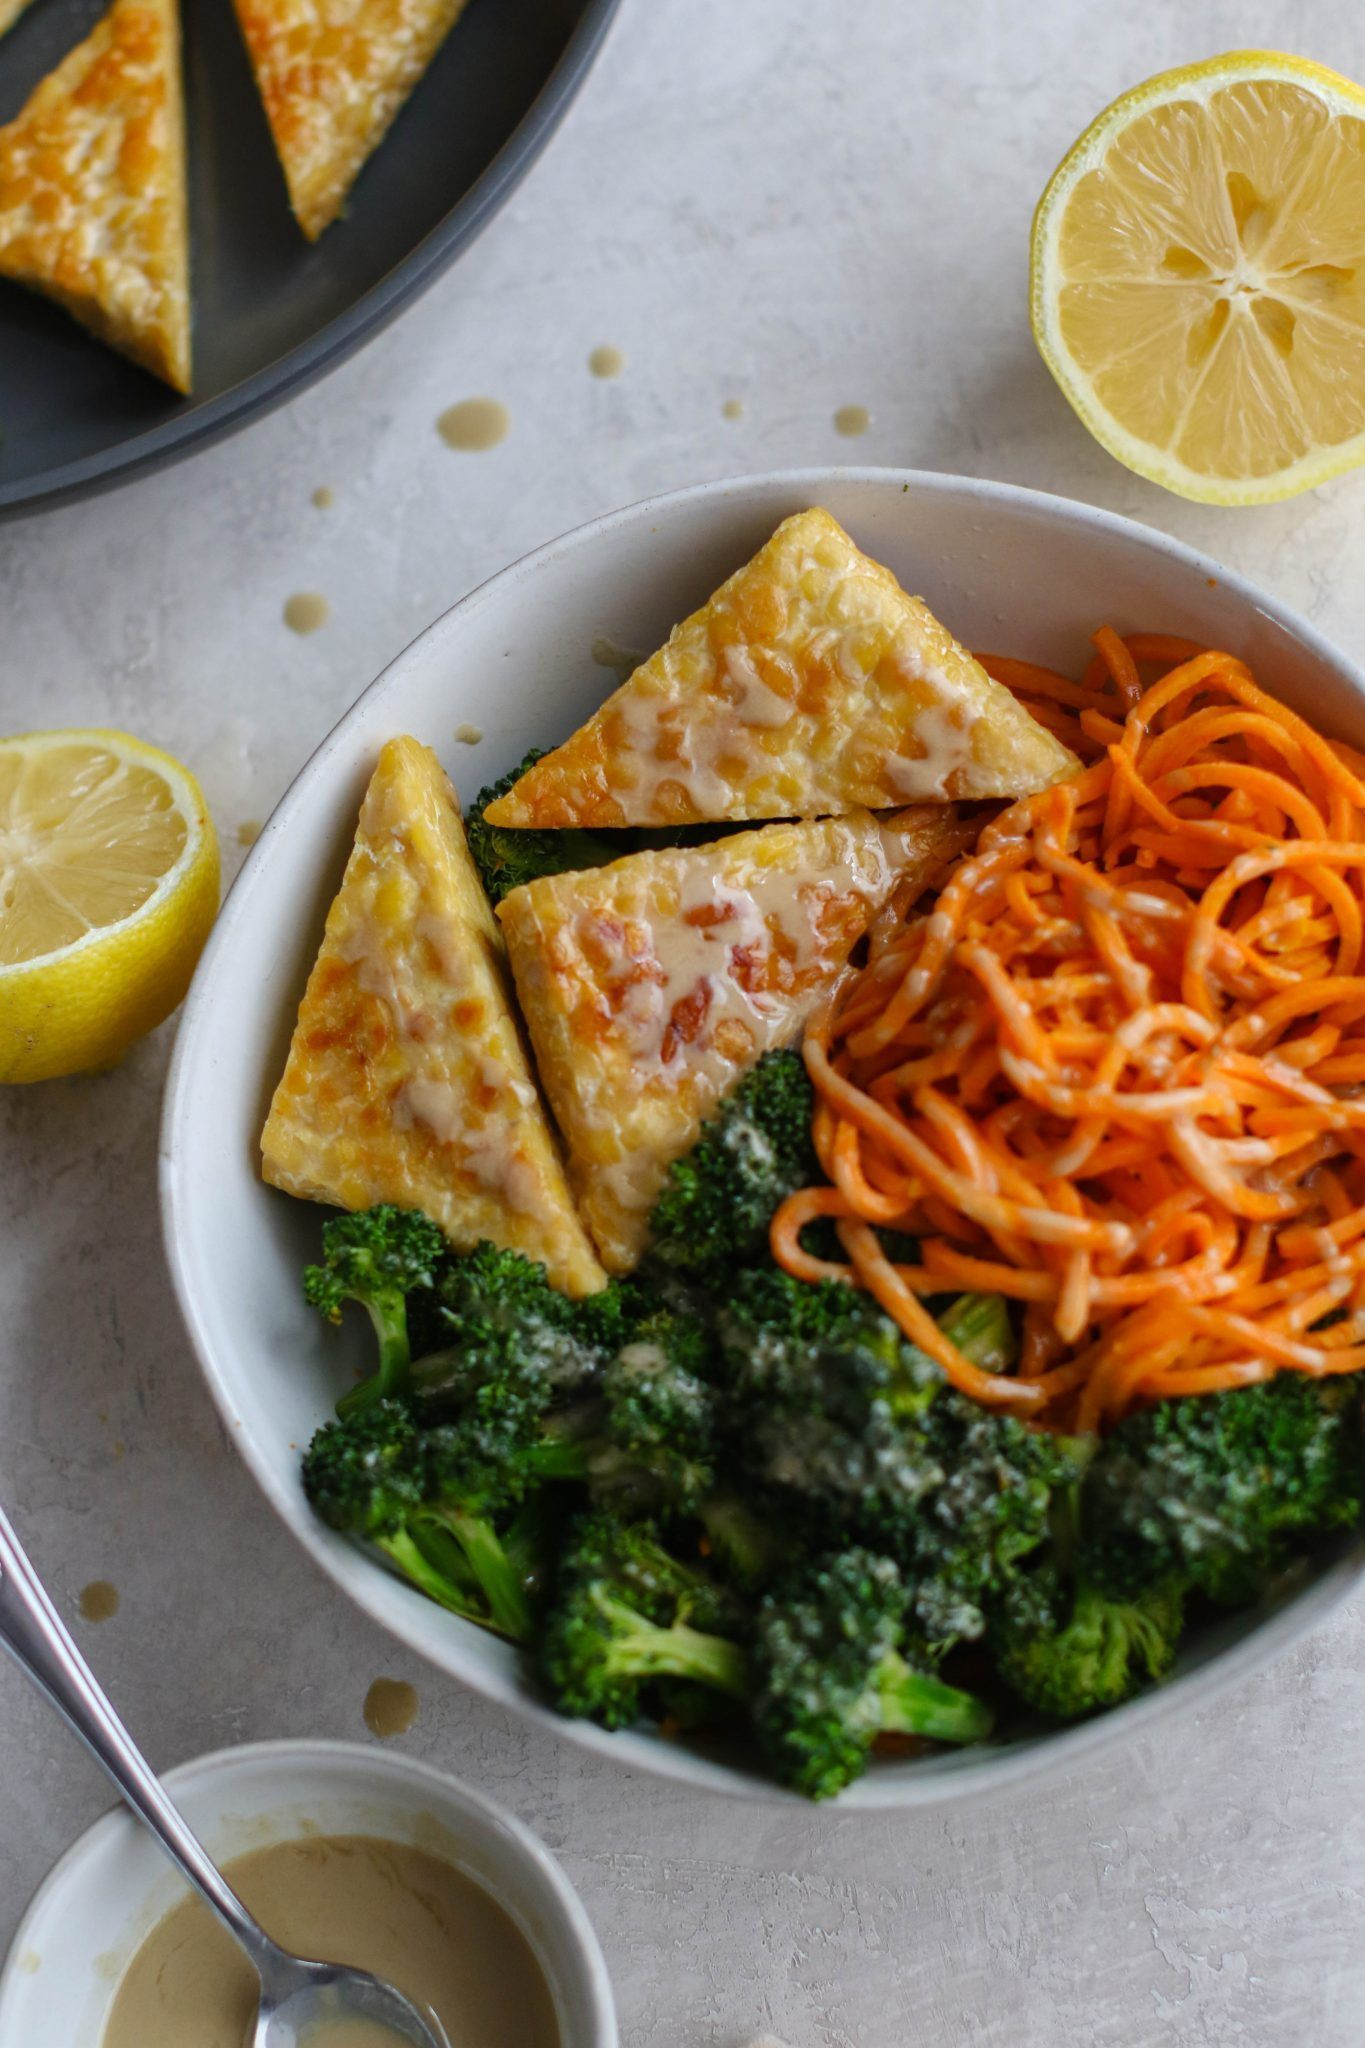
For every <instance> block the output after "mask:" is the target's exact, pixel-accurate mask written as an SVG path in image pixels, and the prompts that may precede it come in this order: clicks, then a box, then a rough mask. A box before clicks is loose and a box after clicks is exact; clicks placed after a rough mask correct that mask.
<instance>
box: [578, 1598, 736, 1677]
mask: <svg viewBox="0 0 1365 2048" xmlns="http://www.w3.org/2000/svg"><path fill="white" fill-rule="evenodd" d="M598 1605H599V1607H600V1608H601V1611H602V1613H603V1615H604V1616H605V1617H606V1618H607V1620H608V1621H609V1622H610V1623H611V1626H612V1635H611V1639H610V1641H609V1642H608V1644H607V1645H606V1647H605V1656H606V1660H607V1662H608V1664H609V1665H610V1667H611V1668H612V1669H613V1670H614V1671H616V1672H617V1673H619V1674H621V1675H623V1676H629V1677H631V1678H634V1679H638V1680H640V1681H641V1682H642V1683H643V1682H644V1681H646V1680H648V1679H651V1678H690V1679H694V1680H695V1681H696V1682H697V1683H698V1684H699V1685H708V1686H710V1687H711V1688H712V1690H713V1691H715V1692H723V1693H728V1694H729V1695H730V1697H731V1698H732V1699H737V1700H743V1699H747V1698H748V1696H749V1669H748V1660H747V1658H746V1657H745V1655H744V1652H743V1650H742V1649H741V1648H740V1646H739V1644H738V1643H732V1642H728V1641H727V1640H726V1639H725V1637H723V1636H711V1635H704V1634H703V1633H702V1631H701V1630H700V1629H696V1628H691V1627H689V1625H688V1624H687V1623H686V1622H685V1621H675V1622H674V1623H673V1624H672V1625H671V1626H670V1627H668V1628H660V1627H659V1626H658V1625H657V1624H656V1623H654V1622H652V1621H647V1620H646V1619H645V1617H644V1615H642V1614H640V1613H639V1612H638V1610H637V1609H635V1608H634V1607H631V1606H629V1605H628V1604H627V1603H626V1602H625V1601H624V1600H619V1599H617V1598H615V1597H614V1596H613V1595H611V1594H609V1593H605V1592H604V1593H601V1594H599V1596H598Z"/></svg>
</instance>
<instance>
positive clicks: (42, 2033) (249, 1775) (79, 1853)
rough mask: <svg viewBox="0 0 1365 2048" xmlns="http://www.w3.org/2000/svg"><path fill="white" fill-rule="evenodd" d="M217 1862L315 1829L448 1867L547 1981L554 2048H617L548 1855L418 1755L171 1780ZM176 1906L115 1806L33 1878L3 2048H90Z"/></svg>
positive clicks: (350, 1746)
mask: <svg viewBox="0 0 1365 2048" xmlns="http://www.w3.org/2000/svg"><path fill="white" fill-rule="evenodd" d="M166 1783H167V1785H168V1786H169V1787H170V1789H171V1791H172V1792H173V1793H174V1795H175V1797H176V1800H177V1802H178V1803H179V1805H180V1806H181V1808H182V1809H183V1811H184V1813H185V1815H186V1818H187V1819H188V1820H189V1823H190V1825H191V1827H193V1828H194V1829H195V1830H196V1832H197V1833H198V1835H199V1836H200V1838H201V1840H202V1841H203V1842H204V1844H205V1846H206V1847H207V1849H208V1850H209V1853H210V1854H211V1855H212V1856H214V1857H216V1858H217V1860H218V1861H219V1862H222V1861H224V1860H226V1859H227V1858H229V1857H232V1856H239V1855H243V1854H244V1853H245V1852H246V1851H248V1850H251V1849H264V1848H268V1847H269V1846H270V1844H271V1843H273V1842H287V1841H291V1840H293V1839H294V1838H296V1837H297V1836H298V1835H300V1834H303V1833H305V1832H308V1831H311V1830H317V1831H318V1832H320V1833H323V1834H355V1835H380V1836H383V1837H384V1838H385V1839H387V1840H389V1841H398V1842H409V1843H412V1844H414V1845H415V1846H417V1847H419V1848H424V1849H428V1850H430V1851H432V1852H433V1853H434V1854H436V1855H440V1856H444V1857H445V1858H446V1859H447V1861H448V1862H451V1863H453V1864H454V1865H455V1866H456V1868H457V1869H459V1870H461V1871H463V1873H464V1874H465V1875H466V1876H467V1877H470V1878H472V1879H473V1880H474V1881H475V1882H476V1883H477V1884H480V1885H482V1887H483V1888H484V1890H485V1891H487V1892H489V1893H490V1894H491V1895H492V1897H493V1898H494V1899H496V1900H497V1902H498V1904H499V1905H500V1906H501V1907H502V1908H503V1910H504V1911H505V1912H506V1913H507V1914H508V1915H509V1916H510V1917H511V1919H512V1920H513V1921H514V1922H515V1924H516V1926H517V1927H518V1928H519V1929H520V1931H521V1933H522V1934H523V1935H524V1936H525V1938H526V1940H527V1941H528V1942H529V1943H530V1945H531V1947H532V1949H533V1950H534V1952H535V1954H536V1957H537V1959H538V1960H539V1962H540V1966H541V1968H542V1970H543V1971H544V1973H545V1980H546V1982H547V1984H548V1985H549V1988H550V1992H551V1995H552V1997H553V1999H554V2004H555V2014H556V2017H557V2019H558V2021H559V2033H560V2041H561V2044H562V2048H618V2036H617V2032H616V2017H615V2011H614V2008H613V2005H612V1996H611V1983H610V1980H609V1979H608V1976H607V1966H606V1964H605V1963H604V1962H603V1960H602V1951H601V1949H600V1948H599V1947H598V1945H597V1937H596V1935H595V1934H594V1933H593V1930H592V1924H591V1922H590V1921H589V1919H588V1916H587V1914H586V1912H585V1911H584V1910H583V1906H582V1904H581V1902H580V1900H579V1898H578V1895H577V1893H576V1892H575V1891H574V1890H573V1888H572V1886H571V1885H570V1883H569V1881H568V1879H567V1878H566V1877H565V1875H564V1873H563V1871H562V1870H561V1869H560V1867H559V1865H558V1864H557V1863H556V1862H555V1860H554V1858H553V1856H551V1854H550V1852H549V1850H548V1849H546V1848H545V1846H544V1845H543V1843H541V1842H538V1841H537V1840H536V1837H535V1836H534V1835H533V1834H532V1833H531V1832H530V1830H529V1829H528V1828H524V1827H523V1826H522V1824H521V1822H520V1821H519V1820H514V1819H513V1817H512V1815H511V1814H510V1813H504V1812H503V1810H502V1808H501V1807H498V1806H495V1805H494V1804H493V1802H492V1801H491V1800H490V1799H485V1798H484V1797H483V1795H482V1794H481V1793H478V1792H473V1791H471V1790H470V1789H469V1788H468V1786H465V1785H461V1784H458V1783H457V1782H456V1781H455V1779H453V1778H448V1777H446V1776H445V1774H444V1773H443V1772H441V1771H436V1770H433V1769H432V1768H431V1766H430V1765H429V1764H423V1763H418V1762H417V1761H416V1759H415V1758H413V1757H406V1756H401V1755H398V1754H396V1753H385V1752H383V1751H380V1750H376V1749H372V1748H366V1747H364V1746H363V1745H361V1744H359V1743H348V1742H261V1743H255V1744H251V1745H248V1746H246V1747H243V1748H241V1749H223V1750H219V1751H217V1752H216V1754H214V1755H212V1756H201V1757H198V1758H196V1760H195V1761H194V1762H193V1763H188V1764H181V1766H180V1767H179V1769H178V1770H174V1771H169V1772H168V1773H167V1775H166ZM184 1894H185V1886H184V1883H183V1880H182V1879H181V1878H180V1877H179V1876H178V1875H177V1874H176V1872H175V1871H174V1870H173V1869H172V1868H171V1866H170V1864H169V1863H168V1862H167V1861H166V1858H165V1856H164V1854H163V1853H162V1851H161V1850H160V1849H159V1848H158V1847H157V1845H156V1843H155V1842H154V1841H153V1840H152V1838H151V1836H150V1835H149V1834H148V1833H147V1831H146V1829H145V1828H144V1827H142V1826H141V1824H140V1823H139V1822H138V1821H135V1820H134V1819H133V1817H132V1815H131V1814H130V1813H128V1812H127V1811H126V1810H125V1809H124V1808H123V1807H118V1808H116V1809H115V1811H114V1812H112V1813H107V1814H106V1815H105V1816H104V1818H103V1820H99V1821H96V1823H95V1825H94V1827H92V1828H90V1829H89V1830H88V1831H87V1832H86V1833H85V1834H84V1835H82V1836H81V1838H80V1840H79V1841H78V1842H75V1843H73V1845H72V1847H71V1848H70V1849H68V1850H67V1852H66V1854H65V1856H63V1858H62V1859H61V1861H60V1863H58V1864H57V1866H56V1868H55V1869H54V1870H53V1871H52V1872H51V1873H50V1874H49V1876H48V1877H47V1878H46V1879H45V1880H44V1882H43V1884H42V1885H41V1887H40V1888H39V1890H38V1892H37V1894H36V1896H35V1897H34V1900H33V1903H32V1904H31V1905H30V1907H29V1909H28V1912H27V1913H26V1914H25V1915H24V1918H23V1920H22V1922H21V1923H20V1926H19V1931H18V1933H17V1934H16V1935H15V1937H14V1941H13V1944H12V1946H11V1948H10V1952H9V1956H8V1958H7V1960H6V1963H5V1967H4V1970H3V1972H2V1973H0V2048H97V2043H98V2042H99V2041H100V2039H101V2038H102V2035H103V2032H104V2026H105V2022H106V2021H107V2019H108V2016H109V2008H110V2005H111V2004H112V2001H113V1996H114V1992H115V1990H116V1988H117V1985H118V1981H119V1979H120V1977H121V1976H122V1974H123V1972H124V1969H125V1968H126V1967H127V1964H128V1963H129V1961H130V1960H131V1959H132V1956H133V1954H134V1953H135V1951H136V1950H137V1949H138V1948H139V1947H140V1946H141V1944H142V1942H143V1941H144V1940H145V1939H146V1937H147V1935H148V1934H150V1932H151V1930H152V1928H153V1927H155V1925H156V1923H157V1921H158V1920H160V1919H161V1917H162V1915H163V1914H164V1913H166V1912H168V1911H169V1910H170V1908H171V1907H172V1906H173V1905H175V1904H176V1902H177V1900H179V1899H180V1898H182V1897H183V1896H184Z"/></svg>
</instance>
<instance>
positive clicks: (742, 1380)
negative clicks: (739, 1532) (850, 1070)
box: [719, 1268, 1083, 1649]
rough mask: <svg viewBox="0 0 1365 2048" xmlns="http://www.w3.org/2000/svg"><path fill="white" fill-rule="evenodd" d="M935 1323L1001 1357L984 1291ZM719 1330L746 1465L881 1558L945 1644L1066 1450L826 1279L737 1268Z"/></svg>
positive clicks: (1034, 1529) (1010, 1562)
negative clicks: (972, 1395)
mask: <svg viewBox="0 0 1365 2048" xmlns="http://www.w3.org/2000/svg"><path fill="white" fill-rule="evenodd" d="M941 1327H942V1328H943V1330H944V1331H945V1333H946V1334H947V1335H948V1336H950V1337H951V1338H952V1340H953V1342H954V1343H955V1344H956V1345H957V1346H958V1348H959V1349H960V1350H962V1351H963V1352H965V1353H966V1355H967V1356H968V1357H970V1358H972V1359H973V1361H974V1362H975V1363H977V1364H980V1365H983V1366H985V1367H987V1368H988V1369H992V1368H994V1369H996V1370H999V1369H1001V1368H1002V1367H1003V1366H1004V1365H1006V1364H1008V1363H1009V1361H1010V1358H1011V1355H1012V1342H1013V1340H1012V1335H1011V1329H1010V1324H1009V1317H1008V1310H1007V1308H1006V1305H1005V1304H1004V1302H1003V1301H1002V1300H1001V1299H1000V1297H999V1296H997V1295H963V1296H961V1297H960V1298H959V1299H958V1300H956V1301H954V1302H952V1303H951V1304H950V1305H949V1306H948V1308H947V1309H945V1310H944V1312H943V1315H942V1318H941ZM719 1331H720V1337H721V1343H722V1346H723V1350H724V1355H725V1358H726V1361H727V1363H728V1367H729V1371H730V1375H731V1381H732V1386H733V1389H734V1392H735V1397H736V1400H737V1402H738V1403H739V1405H740V1408H741V1412H742V1414H743V1415H744V1418H745V1419H744V1422H743V1424H742V1426H743V1427H744V1428H745V1429H746V1430H747V1432H748V1441H747V1446H746V1449H745V1453H744V1456H745V1459H746V1463H747V1469H748V1470H749V1471H750V1472H751V1473H752V1474H753V1475H754V1476H756V1477H760V1478H761V1479H762V1480H763V1481H764V1482H765V1483H766V1484H767V1485H769V1486H771V1487H773V1488H775V1489H777V1491H778V1492H779V1493H783V1494H786V1495H789V1496H792V1497H794V1498H796V1499H799V1501H800V1502H801V1504H802V1507H803V1509H804V1511H805V1512H806V1513H807V1515H809V1516H810V1517H811V1518H812V1519H813V1521H814V1523H815V1525H816V1526H817V1528H818V1529H819V1530H820V1531H822V1533H823V1535H824V1539H825V1540H826V1541H827V1542H830V1543H837V1542H841V1541H847V1540H848V1539H850V1538H852V1539H853V1540H855V1541H859V1542H865V1543H869V1544H871V1545H873V1546H874V1547H875V1548H876V1549H878V1550H882V1551H886V1552H888V1553H889V1554H891V1555H892V1556H894V1557H895V1558H897V1559H898V1560H899V1561H900V1563H901V1564H902V1565H903V1566H904V1568H905V1570H906V1571H907V1573H908V1574H909V1576H910V1579H911V1582H912V1586H913V1592H912V1596H911V1597H912V1600H913V1605H914V1612H915V1619H916V1625H917V1626H918V1628H919V1629H920V1630H921V1631H922V1633H923V1634H924V1635H925V1637H926V1638H927V1640H929V1641H930V1642H932V1643H934V1644H936V1645H937V1646H938V1647H939V1648H940V1649H946V1648H947V1647H948V1646H949V1645H950V1644H952V1643H954V1642H957V1641H962V1640H974V1639H976V1638H978V1637H979V1636H980V1635H981V1634H982V1633H983V1631H984V1628H985V1625H986V1614H987V1610H988V1607H989V1604H990V1602H991V1601H992V1600H993V1599H994V1598H995V1597H997V1595H998V1594H999V1592H1000V1590H1001V1588H1002V1586H1003V1585H1004V1583H1005V1582H1006V1581H1007V1579H1008V1578H1009V1576H1010V1575H1011V1573H1012V1571H1013V1569H1014V1568H1015V1566H1016V1565H1017V1563H1018V1561H1019V1560H1020V1559H1021V1558H1023V1557H1025V1556H1026V1555H1028V1553H1029V1552H1030V1551H1032V1550H1034V1549H1035V1548H1037V1546H1038V1545H1039V1544H1041V1543H1042V1542H1043V1540H1044V1538H1045V1537H1046V1535H1047V1532H1048V1520H1047V1517H1048V1504H1049V1501H1050V1499H1051V1497H1052V1492H1053V1489H1054V1488H1055V1487H1057V1486H1059V1485H1063V1484H1065V1483H1066V1482H1068V1481H1069V1480H1071V1479H1072V1478H1073V1477H1074V1476H1075V1473H1076V1471H1077V1469H1078V1466H1079V1462H1080V1460H1081V1458H1082V1456H1083V1453H1082V1451H1081V1450H1080V1448H1079V1447H1078V1446H1077V1445H1075V1444H1073V1443H1071V1442H1069V1441H1066V1440H1064V1439H1061V1438H1058V1437H1052V1436H1046V1435H1043V1434H1042V1433H1040V1432H1038V1431H1035V1430H1030V1429H1028V1428H1027V1427H1026V1426H1025V1425H1024V1424H1022V1423H1020V1422H1018V1421H1016V1420H1015V1419H1014V1418H1013V1417H1011V1416H1008V1415H1001V1414H996V1413H993V1412H991V1411H988V1410H987V1409H984V1408H982V1407H980V1406H979V1405H978V1404H977V1403H976V1402H974V1401H971V1400H968V1399H967V1398H966V1397H965V1396H963V1395H961V1394H959V1393H957V1392H956V1391H955V1390H954V1389H953V1388H951V1387H949V1386H948V1385H946V1383H945V1382H944V1379H943V1375H942V1373H941V1372H940V1370H939V1368H938V1366H937V1365H935V1364H934V1363H933V1361H932V1360H931V1359H929V1358H928V1357H927V1356H926V1355H925V1354H924V1353H923V1352H922V1351H920V1350H919V1349H918V1347H917V1346H916V1345H914V1344H911V1343H909V1342H908V1341H907V1340H906V1339H905V1338H904V1337H903V1336H902V1334H901V1332H900V1330H899V1329H898V1328H897V1327H896V1325H895V1324H894V1323H893V1322H892V1321H891V1320H890V1318H889V1317H888V1316H886V1315H884V1314H883V1313H882V1311H881V1310H880V1309H879V1308H878V1306H877V1304H876V1303H875V1302H874V1301H873V1300H871V1298H870V1297H869V1296H868V1295H866V1294H862V1293H860V1292H858V1291H857V1290H855V1289H854V1288H851V1287H848V1286H846V1285H845V1284H844V1283H843V1282H841V1281H837V1280H835V1281H828V1282H825V1283H823V1284H821V1285H817V1286H811V1285H809V1284H807V1283H806V1282H805V1281H801V1280H794V1279H792V1278H791V1277H790V1276H789V1275H788V1274H786V1273H782V1272H779V1271H777V1270H776V1269H775V1268H770V1269H762V1268H759V1269H755V1270H754V1271H753V1272H750V1273H745V1274H742V1275H740V1276H739V1278H738V1280H737V1281H736V1282H735V1284H734V1286H733V1287H732V1289H731V1292H730V1296H729V1299H728V1300H727V1302H726V1304H725V1306H724V1307H723V1308H722V1310H721V1311H720V1316H719Z"/></svg>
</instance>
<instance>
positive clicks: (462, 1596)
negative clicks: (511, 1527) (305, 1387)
mask: <svg viewBox="0 0 1365 2048" xmlns="http://www.w3.org/2000/svg"><path fill="white" fill-rule="evenodd" d="M490 1453H492V1454H491V1455H490ZM542 1476H543V1475H542V1472H541V1468H540V1465H539V1462H538V1459H537V1456H536V1447H535V1446H534V1445H532V1446H530V1447H523V1446H522V1445H520V1444H518V1443H517V1442H515V1441H514V1440H512V1439H511V1437H510V1436H509V1438H508V1439H507V1440H506V1441H505V1442H503V1443H501V1444H497V1445H494V1444H493V1443H491V1442H490V1439H489V1436H488V1434H487V1432H485V1431H466V1430H463V1429H461V1428H460V1427H458V1426H452V1425H443V1426H438V1427H437V1428H435V1429H423V1428H422V1427H421V1426H420V1424H419V1423H418V1422H417V1420H416V1419H415V1418H414V1416H413V1414H412V1411H411V1409H410V1408H409V1407H408V1406H407V1404H406V1403H405V1402H402V1401H394V1400H387V1399H386V1400H381V1401H378V1402H376V1403H375V1404H374V1405H373V1406H371V1407H369V1408H365V1409H362V1410H361V1411H360V1412H358V1413H357V1414H355V1415H352V1416H350V1417H348V1418H346V1419H345V1420H343V1421H339V1422H329V1423H325V1424H324V1425H323V1427H322V1428H321V1429H320V1430H318V1432H317V1434H316V1435H315V1436H314V1438H313V1440H312V1442H311V1444H310V1445H309V1447H308V1450H307V1452H306V1454H305V1456H304V1461H303V1485H304V1491H305V1493H306V1494H307V1496H308V1499H309V1501H310V1502H311V1504H312V1506H313V1508H314V1509H315V1510H316V1512H317V1513H318V1514H319V1515H320V1516H321V1517H322V1519H323V1521H325V1522H327V1523H328V1524H329V1525H330V1526H331V1527H332V1528H334V1529H338V1530H340V1531H342V1532H343V1533H344V1534H347V1535H353V1536H360V1537H364V1538H366V1539H368V1540H369V1541H370V1542H372V1543H374V1544H376V1545H377V1546H378V1547H379V1548H380V1549H381V1550H383V1551H384V1552H385V1554H386V1555H387V1556H388V1557H390V1558H391V1559H392V1561H393V1562H394V1563H395V1564H396V1565H397V1566H398V1568H399V1570H400V1571H402V1572H403V1573H404V1574H405V1575H406V1576H407V1577H408V1578H410V1579H411V1580H412V1581H413V1582H414V1584H416V1585H417V1586H419V1587H420V1588H421V1590H422V1591H423V1592H424V1593H426V1594H427V1595H428V1596H429V1597H430V1598H431V1599H433V1600H437V1601H439V1602H440V1604H441V1605H442V1606H444V1607H449V1608H452V1609H453V1610H454V1611H455V1612H456V1613H457V1614H463V1615H466V1616H468V1618H469V1619H470V1620H473V1621H478V1622H482V1623H483V1624H484V1625H485V1626H486V1627H490V1628H494V1629H497V1630H498V1631H499V1632H500V1633H501V1634H503V1635H506V1636H510V1637H511V1638H512V1639H513V1640H514V1641H518V1642H523V1641H525V1640H526V1639H527V1637H528V1636H529V1635H530V1633H531V1625H532V1613H531V1606H530V1600H529V1597H528V1592H527V1579H528V1576H529V1574H528V1571H527V1569H526V1567H525V1564H524V1561H523V1557H522V1554H521V1552H520V1551H519V1550H517V1549H515V1548H514V1550H513V1551H511V1552H509V1549H508V1547H507V1544H506V1543H505V1542H504V1538H503V1534H502V1533H501V1531H500V1527H499V1522H500V1518H502V1517H503V1516H504V1514H505V1512H506V1511H507V1510H509V1509H512V1508H514V1507H515V1506H516V1505H517V1504H518V1503H519V1502H520V1501H521V1500H522V1498H523V1497H524V1495H525V1494H526V1493H527V1492H528V1491H529V1490H530V1489H531V1488H532V1487H533V1486H535V1485H536V1484H537V1483H538V1481H539V1480H540V1478H541V1477H542ZM526 1539H527V1532H526V1530H525V1529H522V1530H521V1531H519V1533H518V1538H517V1542H518V1544H519V1545H522V1546H524V1544H525V1542H526Z"/></svg>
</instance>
